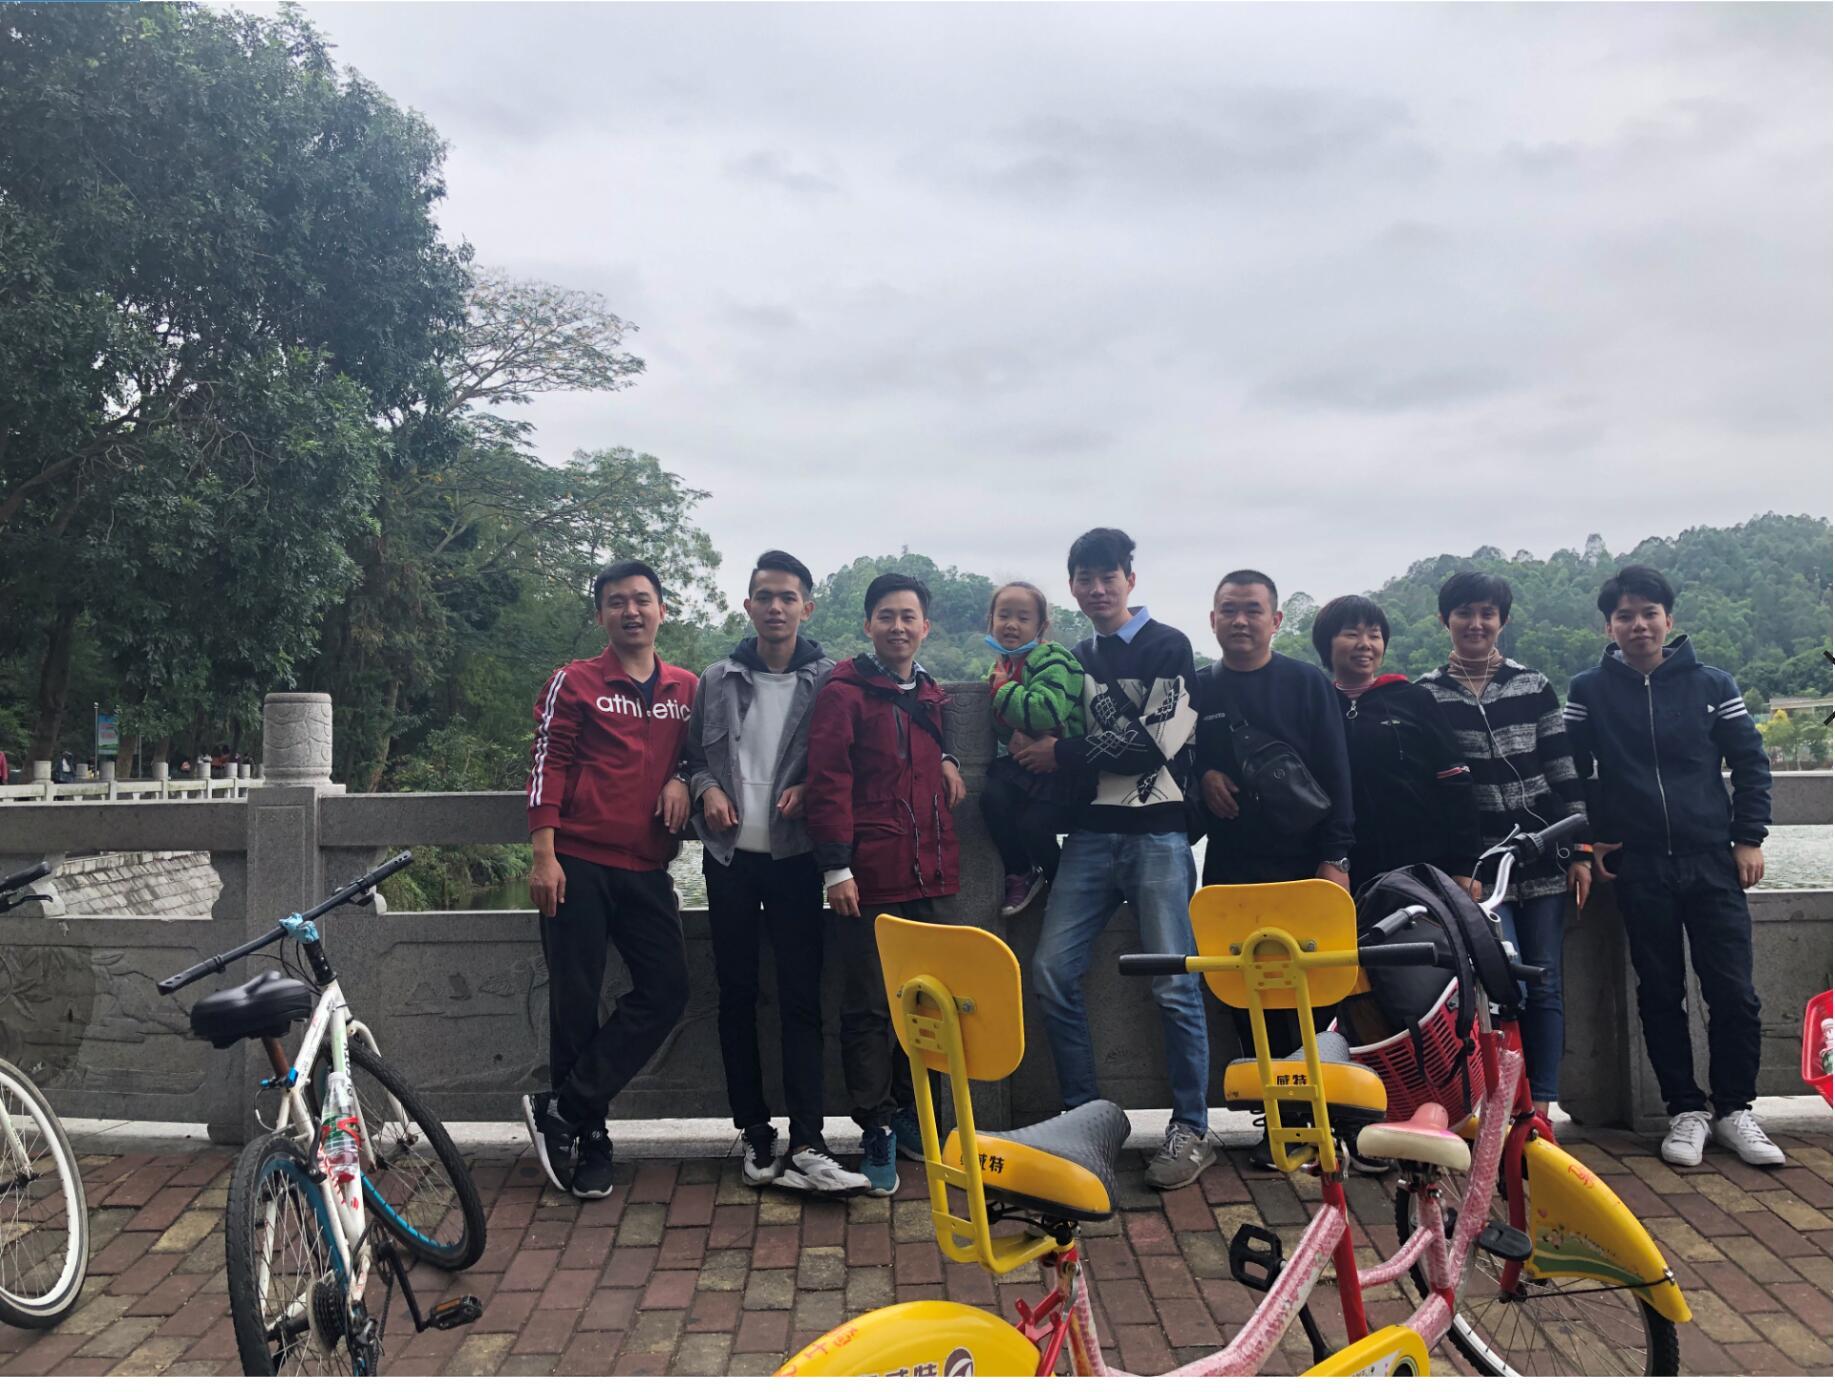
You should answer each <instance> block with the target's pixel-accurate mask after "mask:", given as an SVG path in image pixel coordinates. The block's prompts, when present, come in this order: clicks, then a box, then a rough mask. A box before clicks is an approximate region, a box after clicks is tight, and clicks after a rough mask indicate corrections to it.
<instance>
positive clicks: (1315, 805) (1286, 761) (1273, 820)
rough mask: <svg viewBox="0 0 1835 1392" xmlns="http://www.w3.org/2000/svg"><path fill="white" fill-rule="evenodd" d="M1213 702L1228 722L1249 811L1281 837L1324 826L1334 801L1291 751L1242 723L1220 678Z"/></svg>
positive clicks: (1239, 776)
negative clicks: (1322, 823)
mask: <svg viewBox="0 0 1835 1392" xmlns="http://www.w3.org/2000/svg"><path fill="white" fill-rule="evenodd" d="M1217 700H1218V702H1219V704H1221V705H1222V706H1223V714H1224V719H1225V720H1226V721H1227V722H1228V724H1227V729H1228V730H1229V736H1230V753H1231V755H1232V756H1233V757H1234V758H1235V760H1236V769H1237V784H1238V788H1237V791H1238V792H1239V793H1247V794H1248V804H1249V807H1250V808H1251V809H1253V810H1254V812H1255V813H1256V814H1257V815H1258V816H1260V817H1261V818H1263V819H1264V820H1265V821H1266V822H1267V823H1268V825H1269V826H1271V827H1273V828H1274V829H1275V830H1276V831H1278V832H1280V833H1281V834H1283V835H1285V836H1298V835H1300V834H1301V833H1302V832H1306V831H1311V830H1312V829H1313V828H1314V827H1316V826H1318V825H1319V823H1320V822H1322V821H1324V820H1325V816H1326V814H1327V813H1328V812H1330V811H1331V810H1332V800H1331V798H1330V797H1329V796H1328V795H1327V794H1326V791H1325V789H1323V788H1321V787H1320V786H1319V780H1318V779H1316V778H1314V777H1313V775H1312V770H1311V769H1309V768H1307V767H1306V761H1305V760H1304V759H1302V758H1301V757H1300V755H1299V753H1298V752H1297V751H1296V750H1295V749H1294V747H1293V746H1292V745H1291V744H1289V743H1287V741H1286V740H1281V739H1276V738H1275V737H1274V736H1273V735H1271V734H1269V733H1267V732H1266V731H1265V730H1258V729H1256V728H1255V727H1254V726H1253V725H1251V724H1250V723H1249V722H1248V721H1247V720H1245V719H1243V716H1242V712H1241V711H1240V710H1239V709H1238V708H1237V706H1236V703H1235V702H1234V701H1232V700H1231V699H1230V697H1229V692H1228V689H1227V688H1226V687H1225V685H1224V683H1223V679H1222V677H1218V678H1217Z"/></svg>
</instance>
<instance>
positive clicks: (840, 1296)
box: [0, 1122, 1831, 1377]
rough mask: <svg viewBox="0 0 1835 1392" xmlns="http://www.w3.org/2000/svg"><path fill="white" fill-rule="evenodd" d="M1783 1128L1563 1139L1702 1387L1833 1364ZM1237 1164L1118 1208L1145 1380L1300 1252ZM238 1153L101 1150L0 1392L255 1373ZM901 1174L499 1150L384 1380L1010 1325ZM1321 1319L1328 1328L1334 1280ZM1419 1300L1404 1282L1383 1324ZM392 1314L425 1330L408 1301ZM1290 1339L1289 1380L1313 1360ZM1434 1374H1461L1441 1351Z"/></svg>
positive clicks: (1363, 1212)
mask: <svg viewBox="0 0 1835 1392" xmlns="http://www.w3.org/2000/svg"><path fill="white" fill-rule="evenodd" d="M1773 1135H1774V1136H1775V1137H1777V1138H1778V1139H1779V1140H1780V1143H1781V1144H1784V1145H1785V1146H1786V1147H1787V1150H1788V1153H1789V1155H1790V1158H1791V1162H1792V1163H1791V1164H1790V1165H1789V1166H1787V1167H1786V1168H1784V1169H1782V1170H1779V1171H1772V1172H1763V1171H1758V1170H1753V1169H1749V1168H1747V1167H1746V1166H1744V1165H1741V1164H1740V1163H1739V1162H1738V1161H1737V1160H1735V1159H1733V1158H1732V1157H1731V1156H1729V1155H1727V1154H1726V1153H1725V1152H1722V1151H1718V1150H1715V1149H1713V1148H1711V1147H1710V1149H1709V1151H1708V1158H1707V1162H1706V1163H1705V1164H1703V1166H1702V1167H1701V1168H1700V1169H1699V1170H1697V1171H1694V1172H1692V1173H1688V1174H1677V1173H1676V1172H1674V1171H1672V1170H1670V1169H1669V1168H1668V1167H1667V1166H1665V1165H1663V1164H1662V1163H1661V1162H1659V1161H1658V1160H1656V1159H1655V1158H1654V1157H1653V1155H1652V1154H1651V1148H1650V1145H1649V1143H1648V1142H1645V1141H1642V1140H1639V1139H1637V1138H1635V1137H1632V1136H1630V1135H1627V1134H1625V1133H1622V1132H1611V1131H1583V1130H1578V1129H1569V1130H1568V1131H1566V1132H1565V1133H1564V1137H1563V1139H1564V1141H1566V1142H1567V1143H1568V1145H1569V1148H1570V1149H1571V1150H1573V1151H1574V1152H1575V1153H1576V1154H1577V1155H1579V1156H1580V1157H1581V1158H1583V1159H1584V1161H1585V1162H1586V1163H1587V1164H1588V1165H1590V1166H1592V1167H1593V1168H1594V1169H1595V1170H1596V1171H1598V1172H1599V1173H1600V1174H1601V1175H1604V1176H1606V1177H1607V1178H1608V1181H1609V1182H1610V1184H1611V1185H1612V1187H1613V1188H1614V1189H1615V1190H1616V1191H1617V1192H1618V1194H1619V1195H1620V1196H1621V1197H1622V1198H1623V1199H1624V1200H1625V1202H1626V1203H1628V1204H1629V1205H1630V1206H1631V1208H1632V1209H1633V1211H1635V1212H1636V1213H1638V1214H1639V1215H1640V1216H1642V1217H1643V1218H1644V1219H1645V1221H1646V1222H1647V1223H1648V1224H1649V1226H1650V1229H1651V1231H1652V1232H1653V1233H1654V1234H1655V1235H1656V1236H1657V1238H1658V1240H1659V1242H1661V1244H1662V1245H1663V1248H1664V1250H1665V1252H1666V1253H1667V1254H1668V1255H1669V1257H1670V1258H1671V1261H1672V1264H1673V1266H1674V1268H1675V1271H1676V1274H1677V1276H1678V1278H1679V1279H1680V1280H1681V1282H1682V1285H1683V1288H1684V1290H1685V1291H1686V1293H1687V1295H1688V1299H1689V1302H1690V1304H1691V1305H1692V1307H1693V1309H1694V1312H1695V1321H1694V1323H1692V1324H1689V1325H1684V1326H1682V1328H1681V1330H1680V1335H1681V1345H1682V1366H1683V1371H1684V1372H1687V1373H1697V1374H1701V1373H1708V1374H1713V1373H1752V1374H1802V1373H1813V1374H1819V1375H1822V1376H1827V1375H1828V1374H1829V1373H1830V1371H1831V1355H1830V1337H1831V1332H1830V1295H1829V1291H1830V1270H1831V1257H1830V1187H1831V1181H1830V1176H1831V1165H1830V1151H1829V1145H1830V1136H1829V1127H1828V1124H1827V1123H1826V1122H1824V1123H1822V1124H1821V1125H1820V1126H1819V1127H1814V1126H1812V1125H1810V1124H1805V1123H1798V1124H1795V1125H1794V1126H1791V1127H1774V1129H1773ZM103 1143H105V1142H104V1141H103V1140H95V1141H91V1142H89V1143H88V1144H89V1145H90V1146H92V1147H94V1146H97V1145H100V1144H103ZM1243 1155H1244V1153H1243V1152H1242V1151H1240V1150H1232V1151H1230V1152H1228V1153H1227V1155H1226V1158H1225V1160H1224V1162H1222V1163H1219V1164H1218V1165H1217V1166H1215V1167H1214V1168H1213V1169H1211V1170H1210V1171H1209V1172H1208V1173H1207V1174H1206V1175H1205V1176H1204V1178H1203V1180H1202V1181H1201V1183H1200V1184H1199V1185H1197V1186H1194V1187H1192V1188H1189V1189H1185V1190H1181V1191H1179V1192H1176V1193H1172V1194H1166V1195H1161V1194H1158V1193H1156V1192H1154V1191H1152V1190H1150V1189H1148V1188H1146V1187H1145V1185H1144V1184H1143V1183H1142V1182H1141V1161H1142V1155H1141V1152H1139V1151H1132V1152H1130V1153H1129V1154H1128V1156H1127V1157H1126V1158H1125V1160H1124V1172H1123V1175H1122V1181H1121V1182H1122V1210H1123V1211H1122V1213H1121V1215H1120V1216H1119V1217H1118V1218H1117V1219H1115V1220H1112V1221H1111V1222H1109V1223H1107V1224H1104V1225H1103V1226H1102V1227H1101V1228H1099V1229H1095V1230H1093V1231H1092V1235H1091V1237H1090V1239H1089V1242H1088V1244H1087V1247H1088V1255H1089V1260H1090V1263H1091V1267H1092V1270H1093V1273H1094V1282H1093V1284H1094V1289H1095V1291H1096V1295H1097V1300H1098V1318H1099V1323H1100V1325H1101V1328H1102V1332H1103V1338H1104V1341H1105V1343H1107V1344H1108V1345H1109V1346H1110V1349H1111V1352H1112V1353H1114V1354H1116V1355H1118V1361H1119V1362H1120V1364H1121V1365H1122V1366H1123V1367H1125V1368H1127V1369H1129V1370H1130V1371H1132V1372H1137V1373H1153V1372H1162V1371H1165V1370H1166V1369H1168V1368H1171V1367H1173V1366H1175V1365H1176V1364H1177V1363H1180V1362H1183V1361H1185V1360H1186V1359H1188V1358H1191V1357H1195V1356H1197V1355H1198V1354H1199V1353H1201V1352H1205V1351H1208V1350H1210V1349H1213V1348H1215V1347H1217V1346H1218V1345H1219V1344H1220V1343H1221V1342H1223V1340H1224V1337H1225V1333H1226V1331H1229V1330H1233V1329H1234V1328H1236V1327H1237V1326H1238V1325H1239V1324H1240V1322H1241V1320H1242V1319H1243V1317H1244V1316H1245V1315H1246V1314H1247V1313H1248V1311H1249V1310H1250V1309H1251V1308H1252V1302H1253V1300H1254V1298H1255V1297H1254V1296H1253V1294H1252V1293H1251V1292H1249V1291H1247V1290H1245V1289H1243V1288H1242V1287H1240V1286H1238V1285H1236V1284H1235V1283H1234V1282H1232V1281H1231V1280H1230V1279H1229V1273H1228V1263H1227V1257H1226V1251H1227V1247H1226V1244H1227V1239H1228V1234H1230V1233H1232V1232H1234V1231H1235V1229H1236V1227H1237V1225H1238V1224H1240V1223H1242V1222H1245V1221H1252V1222H1257V1223H1260V1224H1262V1225H1264V1226H1267V1227H1270V1228H1273V1229H1275V1230H1276V1231H1278V1232H1281V1233H1282V1234H1283V1235H1284V1236H1289V1235H1291V1234H1293V1233H1295V1232H1297V1231H1298V1229H1299V1227H1300V1225H1301V1224H1302V1223H1303V1221H1304V1209H1303V1205H1302V1199H1303V1198H1304V1197H1309V1196H1310V1195H1311V1194H1314V1193H1316V1185H1313V1184H1311V1182H1310V1181H1308V1180H1306V1179H1305V1178H1303V1177H1297V1178H1292V1179H1289V1178H1287V1177H1283V1176H1279V1175H1263V1174H1258V1173H1255V1172H1251V1171H1248V1170H1247V1169H1246V1168H1245V1167H1244V1166H1243V1165H1242V1160H1243ZM233 1158H234V1152H233V1151H231V1150H229V1149H227V1148H224V1147H216V1146H199V1145H196V1144H192V1145H189V1146H187V1147H185V1148H183V1149H179V1150H171V1151H153V1152H150V1153H148V1152H141V1153H134V1154H120V1155H113V1154H106V1153H99V1152H98V1153H89V1154H86V1155H85V1157H84V1164H85V1167H86V1172H87V1176H88V1183H89V1197H90V1204H91V1208H92V1218H91V1234H92V1238H93V1242H94V1257H93V1259H92V1260H91V1262H90V1268H89V1282H88V1288H87V1289H86V1291H85V1293H84V1297H83V1303H82V1304H81V1305H80V1306H79V1307H78V1309H77V1310H76V1312H75V1313H74V1314H73V1315H72V1316H71V1317H70V1319H68V1320H67V1321H66V1322H65V1323H64V1324H63V1325H62V1326H61V1327H60V1328H58V1329H57V1330H55V1331H52V1332H49V1333H44V1334H28V1333H25V1332H23V1331H20V1330H16V1329H9V1328H5V1327H0V1377H26V1376H35V1375H40V1374H45V1373H54V1374H105V1373H117V1374H124V1373H140V1374H155V1373H177V1374H191V1375H208V1374H215V1373H232V1374H233V1373H237V1372H239V1371H240V1368H239V1365H238V1363H237V1361H236V1348H235V1338H234V1336H233V1334H232V1333H231V1330H230V1324H229V1315H228V1298H227V1296H226V1294H225V1286H224V1273H223V1261H224V1257H223V1237H222V1233H221V1231H220V1227H221V1224H222V1218H223V1209H224V1205H225V1203H226V1200H227V1193H228V1184H229V1165H230V1163H231V1161H232V1159H233ZM901 1168H903V1169H904V1170H905V1178H904V1181H903V1182H902V1183H901V1185H900V1189H899V1193H898V1195H897V1197H896V1198H894V1199H890V1200H888V1199H860V1200H855V1201H853V1202H852V1203H848V1204H845V1205H843V1204H840V1203H835V1202H833V1201H828V1202H823V1201H810V1202H807V1203H805V1202H803V1201H801V1200H799V1199H798V1198H797V1197H796V1196H794V1195H789V1194H783V1193H779V1192H777V1191H765V1192H763V1193H760V1192H758V1191H756V1190H751V1189H747V1188H745V1187H744V1186H743V1185H741V1184H740V1183H739V1182H738V1173H737V1166H736V1164H735V1163H734V1162H731V1161H722V1160H706V1159H696V1160H684V1161H679V1162H675V1161H649V1160H645V1161H641V1162H638V1163H636V1164H634V1165H630V1164H627V1165H624V1166H623V1167H622V1169H623V1173H622V1175H621V1176H620V1184H619V1192H618V1193H617V1194H615V1195H614V1196H613V1197H612V1198H611V1199H609V1200H606V1201H605V1202H602V1203H596V1204H584V1205H583V1204H579V1203H576V1202H574V1201H573V1200H571V1199H565V1198H562V1197H561V1196H559V1195H556V1194H552V1193H550V1192H548V1191H547V1190H545V1189H544V1188H543V1186H542V1184H541V1183H540V1176H539V1172H538V1171H537V1168H536V1166H535V1164H534V1162H533V1161H532V1160H530V1159H529V1158H528V1156H527V1154H526V1152H524V1153H515V1152H512V1151H510V1150H506V1149H501V1148H499V1149H494V1150H483V1151H479V1152H477V1153H476V1155H475V1158H474V1161H473V1172H474V1174H475V1175H476V1177H477V1181H478V1187H479V1190H480V1191H481V1193H482V1194H483V1196H484V1200H485V1204H486V1207H487V1209H488V1210H489V1213H490V1220H489V1232H490V1241H489V1246H488V1247H487V1248H486V1251H485V1254H484V1257H483V1258H482V1259H481V1260H480V1261H479V1263H478V1265H477V1266H476V1267H475V1268H473V1269H472V1270H471V1271H468V1272H464V1273H462V1274H460V1275H459V1276H457V1277H455V1278H451V1279H450V1284H449V1285H448V1284H441V1283H440V1282H442V1281H443V1279H444V1278H439V1277H438V1275H437V1273H417V1288H419V1289H424V1290H427V1291H428V1292H429V1293H430V1294H432V1293H436V1292H437V1293H448V1292H450V1293H458V1292H471V1293H474V1294H476V1295H478V1296H480V1297H481V1298H483V1300H484V1301H485V1314H484V1318H483V1319H482V1320H480V1321H479V1322H478V1323H477V1324H475V1325H472V1326H470V1327H469V1328H466V1329H462V1330H455V1331H450V1332H446V1333H438V1332H428V1333H425V1334H417V1335H411V1336H409V1335H404V1334H403V1333H401V1332H400V1327H399V1326H397V1332H396V1334H395V1336H394V1337H393V1338H392V1339H391V1340H390V1341H389V1344H388V1348H387V1352H386V1355H385V1359H384V1364H383V1367H384V1371H385V1372H387V1373H394V1374H416V1373H418V1374H433V1373H449V1374H461V1373H471V1374H477V1373H527V1374H533V1375H542V1374H547V1373H593V1374H602V1373H607V1372H611V1373H618V1374H655V1373H690V1374H695V1373H698V1374H720V1373H732V1374H748V1373H749V1374H762V1373H769V1372H770V1371H772V1370H773V1369H775V1368H776V1367H777V1366H778V1365H779V1363H781V1362H782V1361H783V1359H784V1357H785V1355H786V1354H787V1353H789V1352H793V1351H794V1350H795V1349H797V1348H799V1347H801V1346H802V1344H803V1343H805V1342H807V1341H808V1340H809V1339H810V1338H812V1337H813V1336H814V1335H816V1334H818V1333H820V1332H822V1331H823V1330H826V1329H828V1328H830V1327H832V1326H834V1325H835V1324H838V1323H839V1322H840V1321H841V1320H842V1319H843V1318H844V1317H845V1316H846V1315H847V1314H848V1313H850V1312H853V1311H859V1310H867V1309H871V1308H873V1307H875V1306H879V1305H884V1304H888V1303H890V1302H892V1301H894V1300H912V1299H924V1298H944V1297H947V1298H953V1299H958V1300H966V1301H970V1302H973V1303H975V1304H978V1305H983V1306H987V1307H989V1308H994V1307H995V1305H996V1296H997V1295H998V1296H999V1297H1000V1299H999V1306H1000V1307H1001V1308H1002V1309H1003V1310H1005V1311H1010V1310H1011V1305H1012V1299H1011V1297H1012V1296H1013V1295H1015V1294H1027V1295H1029V1294H1030V1290H1029V1289H1027V1287H1029V1286H1030V1285H1031V1283H1032V1279H1033V1278H1032V1277H1031V1276H1030V1275H1022V1276H1021V1277H1020V1278H1018V1279H1016V1280H1015V1281H1014V1285H1015V1287H1016V1288H1015V1289H1014V1290H1000V1291H998V1292H997V1291H996V1289H995V1287H994V1285H993V1284H992V1283H991V1282H990V1281H989V1280H988V1278H987V1276H986V1275H984V1274H983V1273H982V1272H980V1271H979V1270H976V1269H973V1268H969V1267H963V1266H952V1267H951V1269H950V1270H948V1271H947V1272H946V1271H945V1270H944V1269H943V1262H942V1260H941V1257H940V1254H939V1253H938V1251H937V1248H936V1245H935V1241H934V1239H933V1238H932V1236H931V1232H930V1224H929V1219H928V1216H927V1213H926V1209H925V1205H924V1202H923V1189H922V1186H921V1184H920V1183H919V1181H918V1176H917V1171H916V1169H915V1167H910V1166H901ZM1349 1187H1350V1192H1351V1196H1352V1207H1353V1210H1354V1213H1355V1216H1356V1218H1357V1220H1358V1221H1357V1223H1356V1225H1355V1226H1356V1232H1357V1236H1358V1241H1359V1243H1360V1244H1361V1245H1362V1246H1364V1247H1365V1248H1366V1249H1369V1248H1374V1249H1375V1250H1376V1251H1378V1252H1383V1253H1387V1252H1389V1251H1392V1250H1393V1248H1394V1227H1393V1217H1392V1208H1391V1201H1390V1198H1389V1195H1388V1193H1387V1192H1386V1191H1385V1189H1384V1188H1383V1186H1382V1185H1380V1184H1379V1183H1378V1182H1376V1181H1373V1180H1364V1179H1358V1180H1353V1181H1352V1182H1351V1184H1350V1186H1349ZM1022 1282H1023V1284H1022ZM1314 1302H1315V1308H1316V1310H1317V1312H1318V1313H1319V1314H1320V1315H1321V1316H1322V1319H1321V1324H1322V1326H1323V1327H1324V1328H1325V1329H1326V1330H1327V1331H1328V1334H1329V1332H1330V1331H1331V1330H1332V1329H1333V1327H1334V1321H1335V1318H1336V1316H1335V1303H1334V1302H1332V1298H1331V1295H1330V1291H1329V1288H1325V1290H1324V1293H1323V1299H1321V1296H1320V1295H1319V1294H1315V1296H1314ZM1411 1304H1412V1301H1405V1300H1404V1299H1403V1297H1402V1296H1401V1294H1400V1293H1399V1292H1397V1291H1395V1289H1394V1288H1393V1287H1391V1288H1389V1289H1388V1290H1387V1291H1385V1292H1383V1293H1382V1297H1381V1298H1380V1299H1379V1300H1377V1301H1376V1302H1375V1303H1374V1304H1373V1307H1372V1312H1371V1313H1372V1317H1373V1322H1383V1321H1388V1320H1393V1319H1397V1318H1400V1317H1401V1316H1403V1315H1404V1314H1405V1313H1406V1312H1407V1309H1408V1308H1409V1306H1410V1305H1411ZM397 1318H400V1319H402V1320H403V1322H404V1323H405V1317H404V1316H402V1314H401V1311H400V1307H399V1302H398V1303H397V1307H396V1309H395V1311H394V1312H392V1315H391V1319H392V1321H393V1320H395V1319H397ZM1293 1339H1294V1340H1295V1341H1297V1344H1298V1346H1297V1347H1295V1346H1293V1345H1292V1344H1290V1345H1289V1346H1288V1347H1287V1348H1285V1349H1284V1350H1283V1352H1282V1353H1281V1354H1280V1355H1279V1356H1278V1357H1277V1359H1276V1361H1275V1363H1274V1365H1272V1366H1271V1367H1270V1369H1269V1371H1271V1372H1298V1371H1300V1370H1301V1369H1302V1368H1304V1367H1305V1366H1306V1365H1307V1363H1308V1362H1309V1361H1310V1359H1309V1358H1308V1357H1307V1355H1306V1351H1305V1346H1304V1341H1303V1339H1301V1338H1300V1336H1299V1335H1298V1333H1297V1331H1296V1332H1295V1334H1294V1335H1293ZM1433 1371H1434V1372H1435V1373H1459V1372H1464V1371H1466V1369H1465V1368H1464V1367H1463V1364H1462V1363H1461V1360H1460V1359H1459V1357H1458V1355H1457V1354H1454V1353H1452V1352H1451V1351H1450V1350H1442V1351H1438V1352H1436V1354H1435V1358H1434V1369H1433Z"/></svg>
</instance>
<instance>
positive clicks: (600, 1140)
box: [572, 1125, 612, 1199]
mask: <svg viewBox="0 0 1835 1392" xmlns="http://www.w3.org/2000/svg"><path fill="white" fill-rule="evenodd" d="M572 1192H573V1196H574V1197H575V1198H577V1199H603V1198H605V1197H607V1196H608V1195H609V1194H610V1193H611V1192H612V1138H611V1137H610V1136H608V1135H606V1134H605V1127H604V1126H602V1125H601V1126H592V1127H588V1128H587V1129H586V1130H585V1131H583V1132H581V1133H580V1158H579V1161H578V1162H577V1163H576V1164H575V1165H574V1167H573V1190H572Z"/></svg>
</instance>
